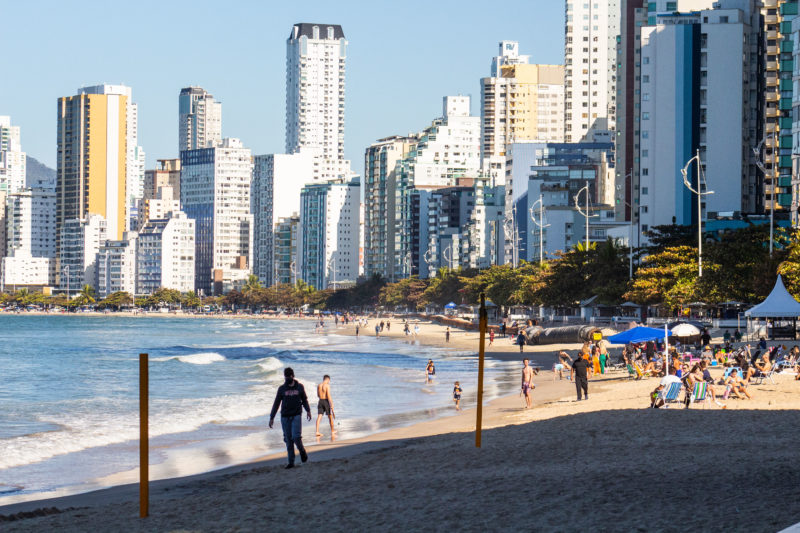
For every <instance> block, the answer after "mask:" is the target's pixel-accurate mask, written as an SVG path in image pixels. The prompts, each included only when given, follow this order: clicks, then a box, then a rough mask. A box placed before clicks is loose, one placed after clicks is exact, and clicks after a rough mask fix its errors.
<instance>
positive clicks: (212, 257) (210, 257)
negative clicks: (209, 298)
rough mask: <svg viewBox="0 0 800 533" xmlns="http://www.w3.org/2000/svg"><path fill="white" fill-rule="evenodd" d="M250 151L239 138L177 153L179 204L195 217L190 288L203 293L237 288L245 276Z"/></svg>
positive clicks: (249, 246)
mask: <svg viewBox="0 0 800 533" xmlns="http://www.w3.org/2000/svg"><path fill="white" fill-rule="evenodd" d="M252 173H253V163H252V160H251V155H250V149H249V148H245V147H244V145H243V144H242V142H241V141H240V140H239V139H224V140H223V141H222V142H220V143H218V144H217V145H216V146H214V147H211V148H201V149H197V150H184V151H183V152H181V206H182V208H183V211H184V212H185V213H186V215H187V216H188V217H189V218H190V219H192V220H194V221H195V229H196V237H195V244H196V252H195V288H196V289H197V290H198V291H202V292H203V293H204V294H206V295H210V294H222V293H224V292H228V291H229V290H231V289H232V288H235V287H237V286H240V285H241V284H242V283H243V282H244V281H245V280H246V279H247V276H248V275H249V274H250V268H251V265H252V253H253V216H252V215H251V213H250V182H251V179H252Z"/></svg>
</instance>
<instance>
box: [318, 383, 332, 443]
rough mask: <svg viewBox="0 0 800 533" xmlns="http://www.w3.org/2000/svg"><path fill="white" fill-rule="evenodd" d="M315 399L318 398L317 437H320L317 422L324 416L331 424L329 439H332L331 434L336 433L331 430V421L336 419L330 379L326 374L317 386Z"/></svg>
mask: <svg viewBox="0 0 800 533" xmlns="http://www.w3.org/2000/svg"><path fill="white" fill-rule="evenodd" d="M317 398H319V402H318V403H317V437H321V436H322V433H320V432H319V421H320V420H322V417H323V415H326V416H327V417H328V421H329V422H330V423H331V438H333V434H334V433H336V431H334V429H333V419H334V418H336V414H335V413H334V412H333V398H331V377H330V376H329V375H328V374H325V375H324V376H323V377H322V383H320V384H319V385H317Z"/></svg>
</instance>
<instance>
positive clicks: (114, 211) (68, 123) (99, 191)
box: [56, 85, 138, 240]
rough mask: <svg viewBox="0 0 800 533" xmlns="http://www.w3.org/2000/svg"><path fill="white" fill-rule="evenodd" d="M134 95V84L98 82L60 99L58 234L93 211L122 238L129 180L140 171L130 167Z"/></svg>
mask: <svg viewBox="0 0 800 533" xmlns="http://www.w3.org/2000/svg"><path fill="white" fill-rule="evenodd" d="M130 98H131V89H130V87H125V86H124V85H98V86H95V87H84V88H82V89H78V94H77V95H75V96H66V97H62V98H59V99H58V161H57V170H56V172H57V174H56V180H57V182H56V202H57V203H56V232H57V234H58V235H60V234H61V229H62V226H63V224H64V223H65V221H67V220H69V219H86V218H87V217H88V215H90V214H92V215H100V216H101V217H103V218H104V219H105V221H106V224H107V231H108V236H109V237H110V238H112V239H117V240H119V239H121V238H122V233H123V232H124V231H125V229H126V227H127V224H128V222H129V221H128V219H127V212H128V205H127V201H126V191H127V185H126V184H127V180H128V177H129V176H130V177H131V179H135V178H134V177H133V175H134V174H135V173H136V172H138V170H136V169H133V168H131V166H132V165H129V162H130V161H132V160H133V158H134V157H135V151H136V128H135V127H134V125H133V124H132V123H131V121H132V120H133V117H134V116H135V115H136V107H135V104H133V103H131V102H130ZM129 168H130V174H129V172H128V170H129Z"/></svg>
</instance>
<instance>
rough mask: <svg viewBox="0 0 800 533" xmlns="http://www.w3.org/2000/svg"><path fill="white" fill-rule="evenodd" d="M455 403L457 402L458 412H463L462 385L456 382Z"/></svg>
mask: <svg viewBox="0 0 800 533" xmlns="http://www.w3.org/2000/svg"><path fill="white" fill-rule="evenodd" d="M453 401H454V402H456V411H460V410H461V384H460V383H459V382H458V381H456V384H455V386H454V387H453Z"/></svg>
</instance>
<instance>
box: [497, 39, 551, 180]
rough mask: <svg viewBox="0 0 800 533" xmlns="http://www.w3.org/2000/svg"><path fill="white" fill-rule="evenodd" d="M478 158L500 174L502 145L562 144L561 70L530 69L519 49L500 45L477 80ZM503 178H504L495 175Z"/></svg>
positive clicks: (506, 43)
mask: <svg viewBox="0 0 800 533" xmlns="http://www.w3.org/2000/svg"><path fill="white" fill-rule="evenodd" d="M481 138H482V144H481V157H482V159H483V161H484V169H486V164H487V161H491V162H492V163H495V165H497V166H496V167H495V168H497V169H502V164H503V163H504V162H505V147H506V145H507V144H510V143H513V142H519V141H534V140H538V141H542V142H563V141H564V66H563V65H531V64H528V56H522V55H519V43H517V42H515V41H501V42H500V53H499V55H498V56H496V57H494V58H493V59H492V75H491V76H490V77H488V78H481ZM498 177H500V178H504V177H505V176H504V173H503V172H502V171H501V172H498Z"/></svg>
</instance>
